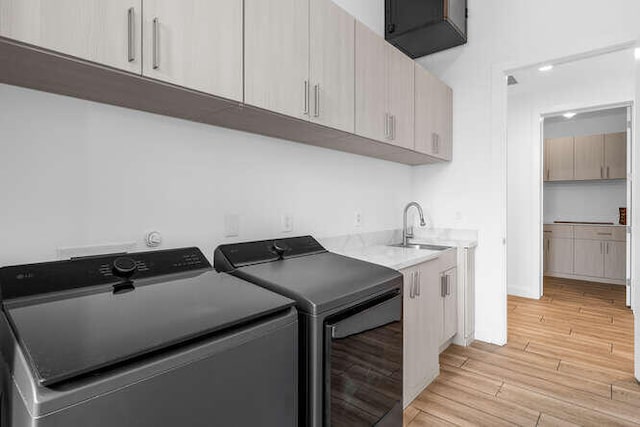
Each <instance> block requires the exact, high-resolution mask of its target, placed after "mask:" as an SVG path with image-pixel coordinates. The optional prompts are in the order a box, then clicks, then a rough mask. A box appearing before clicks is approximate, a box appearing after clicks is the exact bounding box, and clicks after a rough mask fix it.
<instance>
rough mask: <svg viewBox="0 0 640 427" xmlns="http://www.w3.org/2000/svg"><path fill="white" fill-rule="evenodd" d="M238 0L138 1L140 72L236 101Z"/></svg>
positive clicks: (238, 87)
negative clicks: (141, 11) (141, 3)
mask: <svg viewBox="0 0 640 427" xmlns="http://www.w3.org/2000/svg"><path fill="white" fill-rule="evenodd" d="M242 10H243V6H242V0H182V1H175V0H144V15H143V17H144V19H143V28H144V35H143V49H144V52H145V54H144V66H143V74H144V75H145V76H147V77H151V78H154V79H157V80H162V81H165V82H169V83H173V84H176V85H179V86H184V87H187V88H190V89H195V90H198V91H201V92H205V93H209V94H213V95H217V96H221V97H223V98H227V99H232V100H237V101H242V99H243V96H242V94H243V91H242V61H243V55H242V49H243V46H242V39H243V23H242V13H243V12H242Z"/></svg>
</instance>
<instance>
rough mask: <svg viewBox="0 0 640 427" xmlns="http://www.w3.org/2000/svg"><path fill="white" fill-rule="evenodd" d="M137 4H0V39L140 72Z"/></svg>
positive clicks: (68, 0) (11, 0) (117, 0)
mask: <svg viewBox="0 0 640 427" xmlns="http://www.w3.org/2000/svg"><path fill="white" fill-rule="evenodd" d="M141 19H142V0H109V1H104V0H56V1H50V0H0V36H3V37H7V38H10V39H14V40H18V41H21V42H24V43H28V44H32V45H36V46H40V47H43V48H46V49H50V50H53V51H56V52H60V53H64V54H67V55H71V56H75V57H77V58H81V59H85V60H88V61H92V62H97V63H100V64H104V65H108V66H110V67H114V68H118V69H121V70H126V71H130V72H134V73H138V74H139V73H140V72H141V71H142V61H141V59H142V48H141V41H140V40H141V36H140V35H141V29H142V28H141Z"/></svg>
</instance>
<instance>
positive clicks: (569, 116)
mask: <svg viewBox="0 0 640 427" xmlns="http://www.w3.org/2000/svg"><path fill="white" fill-rule="evenodd" d="M563 116H564V118H565V119H573V118H574V117H575V116H576V113H564V114H563Z"/></svg>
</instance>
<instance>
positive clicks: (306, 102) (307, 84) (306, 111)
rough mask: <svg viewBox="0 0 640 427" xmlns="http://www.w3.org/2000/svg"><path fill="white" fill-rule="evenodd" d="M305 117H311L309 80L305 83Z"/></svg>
mask: <svg viewBox="0 0 640 427" xmlns="http://www.w3.org/2000/svg"><path fill="white" fill-rule="evenodd" d="M304 115H305V116H308V115H309V80H305V81H304Z"/></svg>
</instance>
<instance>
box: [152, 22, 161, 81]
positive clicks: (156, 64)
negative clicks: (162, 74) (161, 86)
mask: <svg viewBox="0 0 640 427" xmlns="http://www.w3.org/2000/svg"><path fill="white" fill-rule="evenodd" d="M153 69H154V70H158V69H160V21H159V20H158V18H153Z"/></svg>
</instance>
